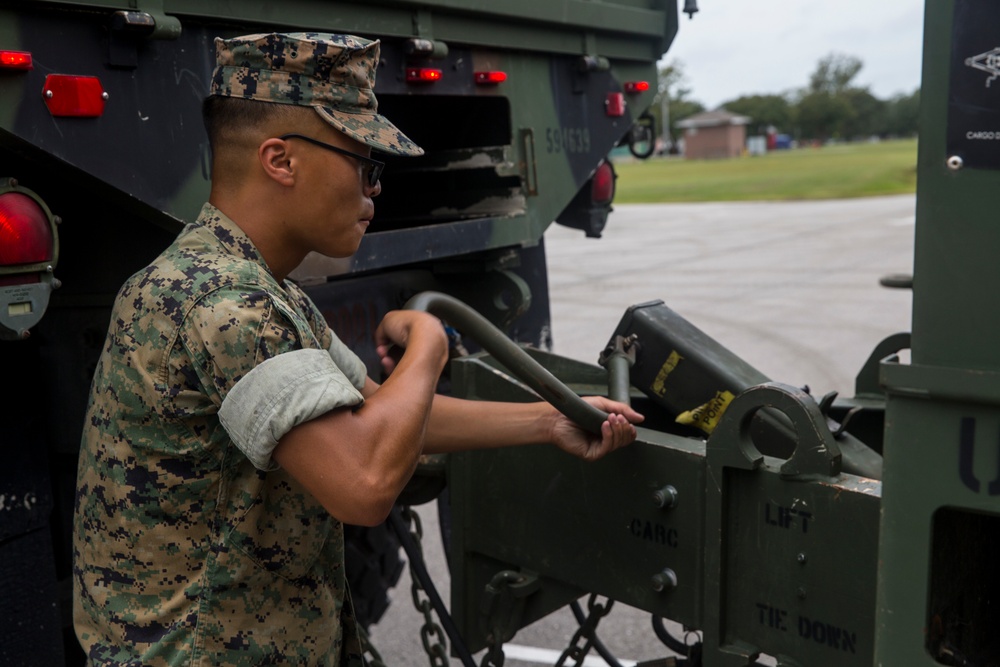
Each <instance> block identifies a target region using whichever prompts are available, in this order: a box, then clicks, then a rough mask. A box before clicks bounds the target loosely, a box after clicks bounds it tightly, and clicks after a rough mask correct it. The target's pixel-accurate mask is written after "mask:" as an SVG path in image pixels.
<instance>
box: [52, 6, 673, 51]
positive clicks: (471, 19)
mask: <svg viewBox="0 0 1000 667" xmlns="http://www.w3.org/2000/svg"><path fill="white" fill-rule="evenodd" d="M33 2H35V3H37V4H52V5H68V6H72V5H79V6H83V7H87V8H103V9H109V10H120V9H125V10H128V9H133V10H134V9H139V10H147V11H148V10H150V9H151V8H152V9H156V8H159V7H162V12H163V13H165V14H167V15H171V16H178V17H184V16H190V17H200V18H210V19H220V20H225V21H237V22H241V23H242V22H254V23H259V24H262V25H268V26H272V27H277V26H300V27H302V28H308V29H310V30H323V29H325V30H331V31H336V30H346V31H351V32H355V33H362V34H369V35H376V36H395V37H403V36H420V37H427V38H433V39H439V40H444V41H446V42H448V41H453V42H456V43H467V44H469V43H471V44H478V45H481V46H495V47H506V48H515V49H518V50H537V51H545V52H554V53H588V52H592V53H600V54H601V55H604V56H608V57H622V58H634V59H637V60H647V59H649V58H653V59H654V60H655V59H657V58H659V56H661V55H662V54H663V53H664V52H666V50H667V49H668V48H669V46H670V43H671V41H672V40H673V37H674V35H675V34H676V32H677V5H676V1H675V0H646V2H642V3H636V2H622V3H618V2H613V1H607V0H605V1H603V2H596V1H593V0H547V1H546V2H533V1H532V0H506V1H504V2H487V1H485V0H481V1H476V2H466V1H465V0H430V1H424V0H383V1H382V2H377V3H375V2H364V3H361V2H343V1H342V2H330V1H326V2H318V1H316V0H283V1H282V2H281V3H273V2H263V1H257V2H239V3H232V2H212V1H207V0H162V1H159V2H158V1H156V0H104V1H96V2H94V1H90V0H33ZM588 34H589V35H590V36H591V38H593V35H607V36H608V38H607V44H604V43H602V41H601V39H602V38H598V40H597V41H596V42H594V43H593V45H594V46H596V50H594V51H588V50H586V44H587V42H586V39H585V36H586V35H588Z"/></svg>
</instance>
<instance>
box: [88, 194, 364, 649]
mask: <svg viewBox="0 0 1000 667" xmlns="http://www.w3.org/2000/svg"><path fill="white" fill-rule="evenodd" d="M338 344H340V343H339V341H337V340H336V338H335V336H334V335H333V333H332V332H331V331H330V329H329V328H328V327H327V325H326V323H325V322H324V320H323V318H322V316H321V315H320V314H319V312H318V311H317V309H316V307H315V305H314V304H313V303H312V302H311V301H310V299H309V298H308V297H307V296H306V295H305V294H304V293H303V292H302V291H301V290H300V289H299V288H298V287H296V286H295V285H293V284H291V283H287V282H286V283H285V284H283V285H281V284H279V283H278V282H277V281H276V280H275V278H274V277H273V276H272V274H271V273H270V271H269V270H268V269H267V267H266V265H265V263H264V260H263V258H262V257H261V256H260V254H259V252H258V251H257V249H256V248H255V247H254V245H253V244H252V243H251V242H250V239H249V238H248V237H247V236H246V235H245V234H244V233H243V232H242V231H241V230H240V228H239V227H238V226H237V225H236V224H235V223H233V222H232V221H231V220H229V219H228V218H226V217H225V216H224V215H223V214H222V213H221V212H220V211H218V209H216V208H214V207H212V206H211V205H208V204H206V206H205V208H204V209H203V210H202V213H201V215H200V216H199V219H198V221H197V222H196V223H194V224H192V225H188V226H187V227H186V228H185V229H184V231H183V232H181V234H180V235H179V236H178V238H177V240H176V241H175V242H174V243H173V244H172V245H171V246H170V248H168V249H167V250H166V251H164V253H163V254H162V255H160V257H159V258H158V259H157V260H156V261H155V262H154V263H153V264H151V265H150V266H149V267H147V268H146V269H145V270H143V271H140V272H139V273H137V274H136V275H134V276H133V277H132V278H130V279H129V281H128V282H127V283H126V284H125V285H124V286H123V287H122V289H121V291H120V292H119V294H118V298H117V300H116V303H115V307H114V311H113V313H112V319H111V327H110V332H109V334H108V339H107V341H106V345H105V349H104V351H103V354H102V357H101V360H100V362H99V364H98V367H97V371H96V374H95V378H94V383H93V387H92V392H91V400H90V406H89V408H88V412H87V418H86V424H85V426H84V435H83V443H82V447H81V453H80V467H79V479H78V486H77V509H76V518H75V526H74V560H75V563H74V580H75V581H74V583H75V591H74V592H75V609H74V621H75V625H76V630H77V635H78V637H79V638H80V641H81V643H82V644H83V647H84V650H85V651H86V652H87V654H88V656H89V658H90V662H91V664H93V665H150V666H158V665H171V666H179V665H184V666H189V665H190V666H193V665H206V666H207V665H213V666H214V665H264V664H268V665H270V664H291V665H336V664H340V663H341V662H343V663H345V664H346V663H348V662H351V663H353V662H355V659H354V654H355V653H356V649H357V639H356V636H357V631H356V627H355V624H354V620H353V614H351V612H350V602H349V598H348V597H347V595H346V583H345V576H344V568H343V526H342V525H341V524H340V522H338V521H337V520H336V519H334V518H333V517H331V516H330V515H329V514H328V513H327V512H326V511H325V510H324V509H323V507H322V506H320V505H319V504H318V503H317V502H316V501H315V500H314V499H313V498H312V496H310V495H309V494H308V493H307V492H306V491H305V490H304V489H303V488H302V487H301V486H300V485H299V484H298V483H297V482H296V481H295V480H294V479H292V478H291V477H290V476H289V475H287V474H286V473H284V472H283V471H281V470H279V469H270V470H266V471H264V470H259V469H258V468H256V467H255V466H254V465H253V464H252V463H251V462H250V460H249V459H248V458H247V456H245V455H244V454H243V453H242V452H241V451H240V450H239V449H238V448H237V447H236V446H234V444H233V441H232V439H231V438H230V437H229V436H228V434H227V431H226V430H225V429H224V428H223V427H222V426H221V424H220V422H219V418H218V415H217V412H218V410H219V407H220V405H221V403H222V401H223V399H224V398H225V397H226V395H227V393H228V392H229V391H230V389H232V387H233V386H234V385H235V384H236V383H237V382H238V381H239V380H240V379H241V378H242V377H244V376H245V375H246V374H247V373H248V372H249V371H251V370H252V369H254V368H255V367H256V366H257V365H259V364H260V363H262V362H263V361H265V360H268V359H272V358H274V357H276V356H277V355H280V354H283V353H286V352H290V351H295V350H301V349H303V348H306V349H310V350H314V349H318V350H323V349H329V348H330V347H331V345H334V346H335V345H338ZM340 345H341V346H342V344H340ZM345 349H346V348H345ZM331 354H332V353H331ZM354 360H355V363H356V364H360V363H361V362H360V360H357V358H356V357H354ZM361 368H363V366H361ZM351 382H352V383H353V384H354V385H355V386H357V388H358V389H360V388H361V385H363V382H364V379H363V378H361V379H360V380H359V379H358V378H357V377H356V373H355V377H354V379H352V380H351ZM271 468H274V466H271ZM342 654H343V655H344V656H350V658H348V657H343V658H342Z"/></svg>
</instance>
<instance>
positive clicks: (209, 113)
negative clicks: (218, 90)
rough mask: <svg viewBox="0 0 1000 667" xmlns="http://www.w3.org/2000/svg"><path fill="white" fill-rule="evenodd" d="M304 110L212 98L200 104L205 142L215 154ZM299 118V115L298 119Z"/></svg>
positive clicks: (237, 98)
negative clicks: (220, 149) (241, 138)
mask: <svg viewBox="0 0 1000 667" xmlns="http://www.w3.org/2000/svg"><path fill="white" fill-rule="evenodd" d="M303 108H304V107H297V106H294V105H289V104H274V103H271V102H260V101H257V100H247V99H243V98H239V97H222V96H219V95H211V96H209V97H206V98H205V100H204V102H202V105H201V115H202V119H203V120H204V122H205V130H206V131H207V132H208V142H209V145H210V146H211V148H212V151H213V152H216V151H218V150H219V148H221V146H222V145H223V144H224V143H225V142H226V141H227V139H233V138H237V137H247V136H248V135H249V136H253V135H254V134H255V133H256V132H260V131H264V130H265V129H266V128H267V126H268V125H269V124H271V123H272V122H274V121H275V120H279V119H289V120H290V119H291V118H292V117H293V116H294V115H295V114H301V113H302V109H303ZM299 117H300V118H301V117H302V116H299Z"/></svg>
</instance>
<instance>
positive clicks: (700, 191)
mask: <svg viewBox="0 0 1000 667" xmlns="http://www.w3.org/2000/svg"><path fill="white" fill-rule="evenodd" d="M615 171H617V172H618V184H617V192H616V194H615V202H616V203H620V204H635V203H657V202H694V201H746V200H789V199H843V198H847V197H868V196H874V195H891V194H906V193H911V192H915V191H916V183H917V141H916V139H909V140H899V141H884V142H881V143H877V144H871V143H859V144H841V145H834V146H823V147H821V148H798V149H795V150H785V151H774V152H771V153H768V154H767V155H759V156H755V157H741V158H733V159H729V160H684V159H681V158H675V157H671V158H657V157H652V158H650V159H648V160H633V159H631V156H630V157H629V158H627V159H618V160H616V161H615Z"/></svg>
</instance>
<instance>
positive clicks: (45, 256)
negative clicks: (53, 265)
mask: <svg viewBox="0 0 1000 667" xmlns="http://www.w3.org/2000/svg"><path fill="white" fill-rule="evenodd" d="M54 250H55V243H54V239H53V236H52V226H51V224H50V223H49V217H48V216H47V215H46V214H45V211H43V210H42V207H41V206H39V205H38V203H37V202H36V201H35V200H34V199H32V198H31V197H29V196H27V195H23V194H21V193H19V192H7V193H4V194H2V195H0V266H15V265H21V264H38V263H41V262H50V261H52V259H53V254H54Z"/></svg>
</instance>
